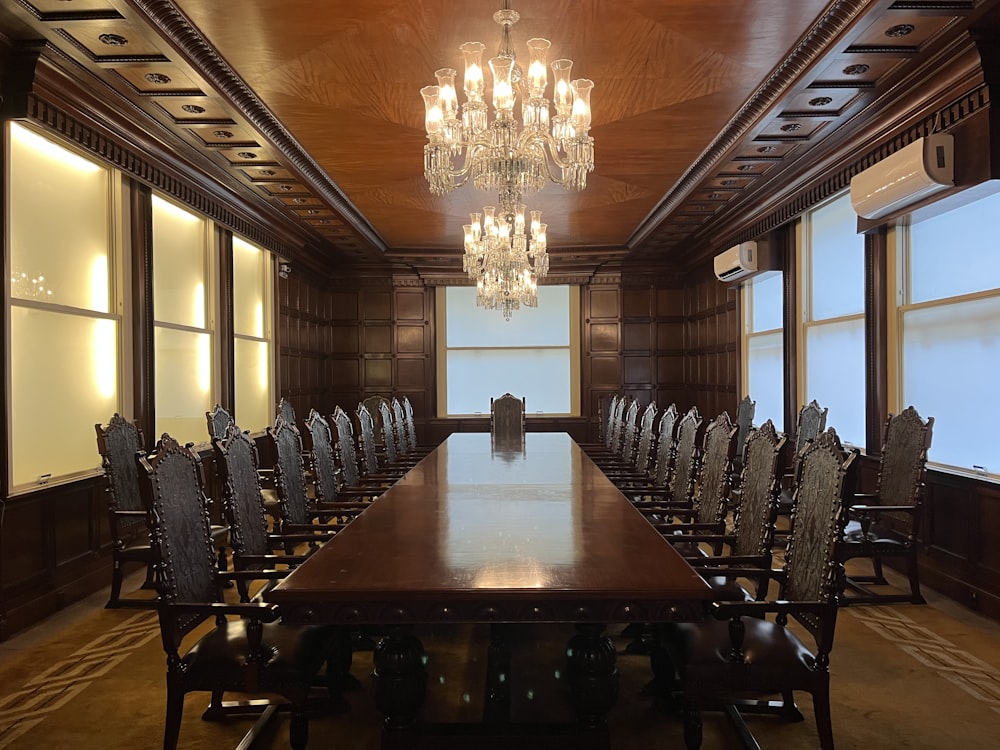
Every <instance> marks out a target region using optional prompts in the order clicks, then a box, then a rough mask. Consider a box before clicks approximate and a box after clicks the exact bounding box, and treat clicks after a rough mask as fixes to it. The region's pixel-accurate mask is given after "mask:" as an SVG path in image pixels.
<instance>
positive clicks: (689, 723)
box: [684, 708, 701, 750]
mask: <svg viewBox="0 0 1000 750" xmlns="http://www.w3.org/2000/svg"><path fill="white" fill-rule="evenodd" d="M684 747H685V748H687V750H699V748H701V712H700V711H696V710H694V709H692V708H686V709H684Z"/></svg>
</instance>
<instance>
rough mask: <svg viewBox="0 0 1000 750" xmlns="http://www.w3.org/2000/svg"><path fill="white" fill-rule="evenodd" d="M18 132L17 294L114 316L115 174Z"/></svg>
mask: <svg viewBox="0 0 1000 750" xmlns="http://www.w3.org/2000/svg"><path fill="white" fill-rule="evenodd" d="M10 133H11V144H10V178H11V184H12V185H13V186H15V187H14V188H13V189H12V190H10V191H9V193H8V200H9V201H10V205H9V209H8V210H9V213H8V216H10V272H11V296H12V297H14V298H19V299H42V300H44V301H45V302H52V303H56V304H60V305H67V306H69V307H77V308H80V309H84V310H93V311H95V312H102V313H106V312H109V311H110V309H111V305H110V301H109V295H110V286H109V284H108V276H109V274H108V262H109V261H108V247H109V244H110V240H109V238H110V230H109V204H108V200H109V198H108V188H109V172H108V170H106V169H104V168H103V167H101V166H99V165H97V164H95V163H93V162H91V161H88V160H87V159H84V158H82V157H80V156H77V155H76V154H75V153H73V152H72V151H69V150H67V149H65V148H62V147H61V146H57V145H56V144H54V143H53V142H52V141H49V140H48V139H46V138H43V137H42V136H40V135H36V134H35V133H33V132H32V131H30V130H28V129H27V128H24V127H22V126H20V125H17V124H16V123H12V124H11V130H10ZM33 280H34V282H35V283H32V282H33ZM40 286H41V287H44V288H45V291H44V292H41V293H39V292H38V288H39V287H40ZM49 292H51V293H49Z"/></svg>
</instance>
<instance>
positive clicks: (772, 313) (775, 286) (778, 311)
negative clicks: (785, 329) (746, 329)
mask: <svg viewBox="0 0 1000 750" xmlns="http://www.w3.org/2000/svg"><path fill="white" fill-rule="evenodd" d="M781 280H782V273H781V271H769V272H768V273H763V274H761V275H760V276H755V277H754V278H752V279H751V280H750V284H749V287H748V288H749V293H750V295H751V308H752V313H751V316H750V331H751V332H753V331H770V330H773V329H780V328H781V327H782V326H783V325H784V323H783V318H782V311H783V310H784V303H783V297H782V284H781Z"/></svg>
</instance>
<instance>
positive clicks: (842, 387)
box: [803, 320, 865, 446]
mask: <svg viewBox="0 0 1000 750" xmlns="http://www.w3.org/2000/svg"><path fill="white" fill-rule="evenodd" d="M813 399H816V401H818V402H819V403H820V405H822V406H824V407H828V408H829V409H830V412H829V415H828V417H827V421H826V423H827V426H829V427H833V428H835V429H836V430H837V434H838V435H839V436H840V439H841V440H844V441H846V442H848V443H851V444H853V445H858V446H863V445H864V444H865V327H864V320H848V321H842V322H838V323H829V324H826V325H816V326H809V327H808V328H807V329H806V393H805V398H804V399H803V400H804V401H805V402H809V401H811V400H813Z"/></svg>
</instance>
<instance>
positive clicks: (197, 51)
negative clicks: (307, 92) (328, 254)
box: [126, 0, 386, 253]
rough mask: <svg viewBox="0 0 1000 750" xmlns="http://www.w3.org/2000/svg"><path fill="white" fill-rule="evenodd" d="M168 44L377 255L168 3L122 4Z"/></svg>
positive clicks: (271, 120) (242, 85)
mask: <svg viewBox="0 0 1000 750" xmlns="http://www.w3.org/2000/svg"><path fill="white" fill-rule="evenodd" d="M126 2H127V3H128V4H129V5H131V6H132V7H134V8H135V9H136V10H138V11H140V12H141V13H142V14H143V15H145V16H146V18H148V19H149V21H150V22H151V23H152V24H153V25H154V26H155V27H156V28H157V30H158V31H159V32H160V33H161V34H163V36H164V37H165V38H166V39H168V40H169V41H170V43H171V44H172V45H173V46H174V48H175V49H176V50H177V51H178V52H179V53H180V54H181V55H182V56H183V57H184V58H185V59H186V60H187V61H188V62H189V63H190V64H191V65H193V66H194V68H195V69H196V70H197V71H198V72H199V74H200V75H203V76H204V77H205V79H206V80H207V81H208V82H209V83H210V84H211V85H212V86H213V88H215V89H216V90H217V91H219V92H220V93H221V94H222V95H223V96H224V97H225V98H226V99H227V100H228V101H229V102H230V103H231V104H232V105H233V106H234V107H236V108H237V110H239V112H240V113H241V114H242V115H243V116H244V117H246V118H247V120H248V121H249V122H250V123H252V124H253V126H254V127H255V128H256V129H257V130H258V131H259V132H260V133H262V134H263V135H264V137H265V138H266V139H267V140H268V142H269V143H271V144H273V145H274V147H275V148H276V149H278V150H279V151H280V152H281V153H282V154H283V155H284V156H285V158H286V159H288V161H289V162H290V164H291V165H292V167H293V168H294V170H295V171H296V172H297V173H298V174H299V175H300V176H301V178H302V181H303V182H304V183H306V184H307V185H308V186H309V188H310V189H311V190H314V191H315V192H316V194H317V195H319V196H321V197H322V198H323V200H325V201H326V202H327V203H329V204H330V205H331V206H332V207H333V208H334V209H335V210H336V211H337V212H338V213H339V214H340V215H341V216H343V217H344V219H345V220H346V221H347V222H348V223H349V224H350V225H351V227H352V228H353V229H354V230H355V231H356V232H357V233H358V234H359V235H360V236H361V237H362V238H364V240H365V241H366V242H368V243H369V244H370V245H371V246H372V247H374V248H375V249H377V250H378V251H379V252H382V253H384V252H385V251H386V244H385V242H384V241H383V240H382V238H381V237H380V236H379V235H378V233H377V232H376V231H375V230H374V229H373V228H372V226H371V225H370V224H369V223H368V221H367V220H366V219H365V218H364V217H363V216H362V215H361V213H360V212H359V211H358V210H357V209H356V208H355V207H354V205H353V204H352V203H351V202H350V201H349V200H348V199H347V197H346V196H345V195H344V194H343V193H342V192H341V190H340V188H339V187H337V185H336V184H335V183H334V182H333V181H332V180H331V179H330V178H329V176H327V174H326V173H325V172H324V171H323V170H322V169H321V168H320V167H319V165H318V164H317V163H316V162H315V160H313V158H312V157H311V156H309V154H307V153H306V152H305V150H304V149H302V147H301V146H299V144H298V141H296V140H295V138H293V137H292V135H291V133H289V132H288V130H287V129H286V128H285V126H284V125H282V124H281V122H280V121H279V120H278V118H277V117H275V116H274V115H273V114H272V113H271V111H270V110H269V109H268V108H267V107H265V106H264V103H263V102H262V101H261V100H260V98H259V97H258V96H257V95H256V94H255V93H254V92H253V90H252V89H251V88H250V87H249V86H248V85H247V84H246V82H244V81H243V79H242V78H240V77H239V76H238V75H237V74H236V72H235V71H234V70H233V69H232V68H231V67H230V66H229V64H228V63H227V62H226V61H225V60H224V59H223V58H222V57H221V56H220V55H219V54H218V52H217V51H216V50H215V48H214V47H212V45H210V44H209V43H208V41H207V40H206V39H205V38H204V37H203V36H202V35H201V32H199V31H198V30H197V29H196V28H195V27H194V26H192V25H191V22H190V21H189V20H188V19H187V17H186V16H184V15H183V14H182V13H181V12H180V11H179V10H178V9H177V7H176V6H175V4H174V3H173V2H170V0H126Z"/></svg>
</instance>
